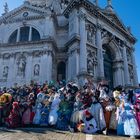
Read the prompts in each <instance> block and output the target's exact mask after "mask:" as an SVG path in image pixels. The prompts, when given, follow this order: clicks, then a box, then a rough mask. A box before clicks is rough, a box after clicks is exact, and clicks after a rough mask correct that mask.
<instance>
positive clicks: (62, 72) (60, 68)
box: [57, 61, 66, 81]
mask: <svg viewBox="0 0 140 140" xmlns="http://www.w3.org/2000/svg"><path fill="white" fill-rule="evenodd" d="M65 79H66V64H65V62H62V61H61V62H59V63H58V65H57V81H61V80H65Z"/></svg>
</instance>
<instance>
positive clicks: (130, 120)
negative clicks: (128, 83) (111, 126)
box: [117, 99, 140, 136]
mask: <svg viewBox="0 0 140 140" xmlns="http://www.w3.org/2000/svg"><path fill="white" fill-rule="evenodd" d="M122 100H123V99H122ZM123 101H124V105H123V106H124V107H122V104H120V106H119V107H117V120H118V125H117V134H118V135H129V136H139V135H140V131H139V127H138V123H137V120H136V118H135V115H134V112H133V106H132V104H131V103H130V102H128V101H127V100H123Z"/></svg>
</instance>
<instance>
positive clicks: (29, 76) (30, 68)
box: [25, 52, 33, 84]
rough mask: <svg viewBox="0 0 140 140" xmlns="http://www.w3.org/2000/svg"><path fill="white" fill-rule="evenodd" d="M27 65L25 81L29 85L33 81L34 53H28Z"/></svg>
mask: <svg viewBox="0 0 140 140" xmlns="http://www.w3.org/2000/svg"><path fill="white" fill-rule="evenodd" d="M27 57H28V58H26V60H27V64H26V71H25V79H26V83H27V84H29V83H30V82H31V80H32V75H33V63H32V52H29V53H28V56H27Z"/></svg>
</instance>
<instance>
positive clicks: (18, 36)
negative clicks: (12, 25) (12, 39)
mask: <svg viewBox="0 0 140 140" xmlns="http://www.w3.org/2000/svg"><path fill="white" fill-rule="evenodd" d="M19 41H20V27H18V31H17V40H16V42H19Z"/></svg>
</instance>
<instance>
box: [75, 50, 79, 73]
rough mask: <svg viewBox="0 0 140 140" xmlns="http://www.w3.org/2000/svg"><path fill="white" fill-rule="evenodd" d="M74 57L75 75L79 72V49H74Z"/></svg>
mask: <svg viewBox="0 0 140 140" xmlns="http://www.w3.org/2000/svg"><path fill="white" fill-rule="evenodd" d="M75 59H76V75H78V74H79V49H76V50H75Z"/></svg>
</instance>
